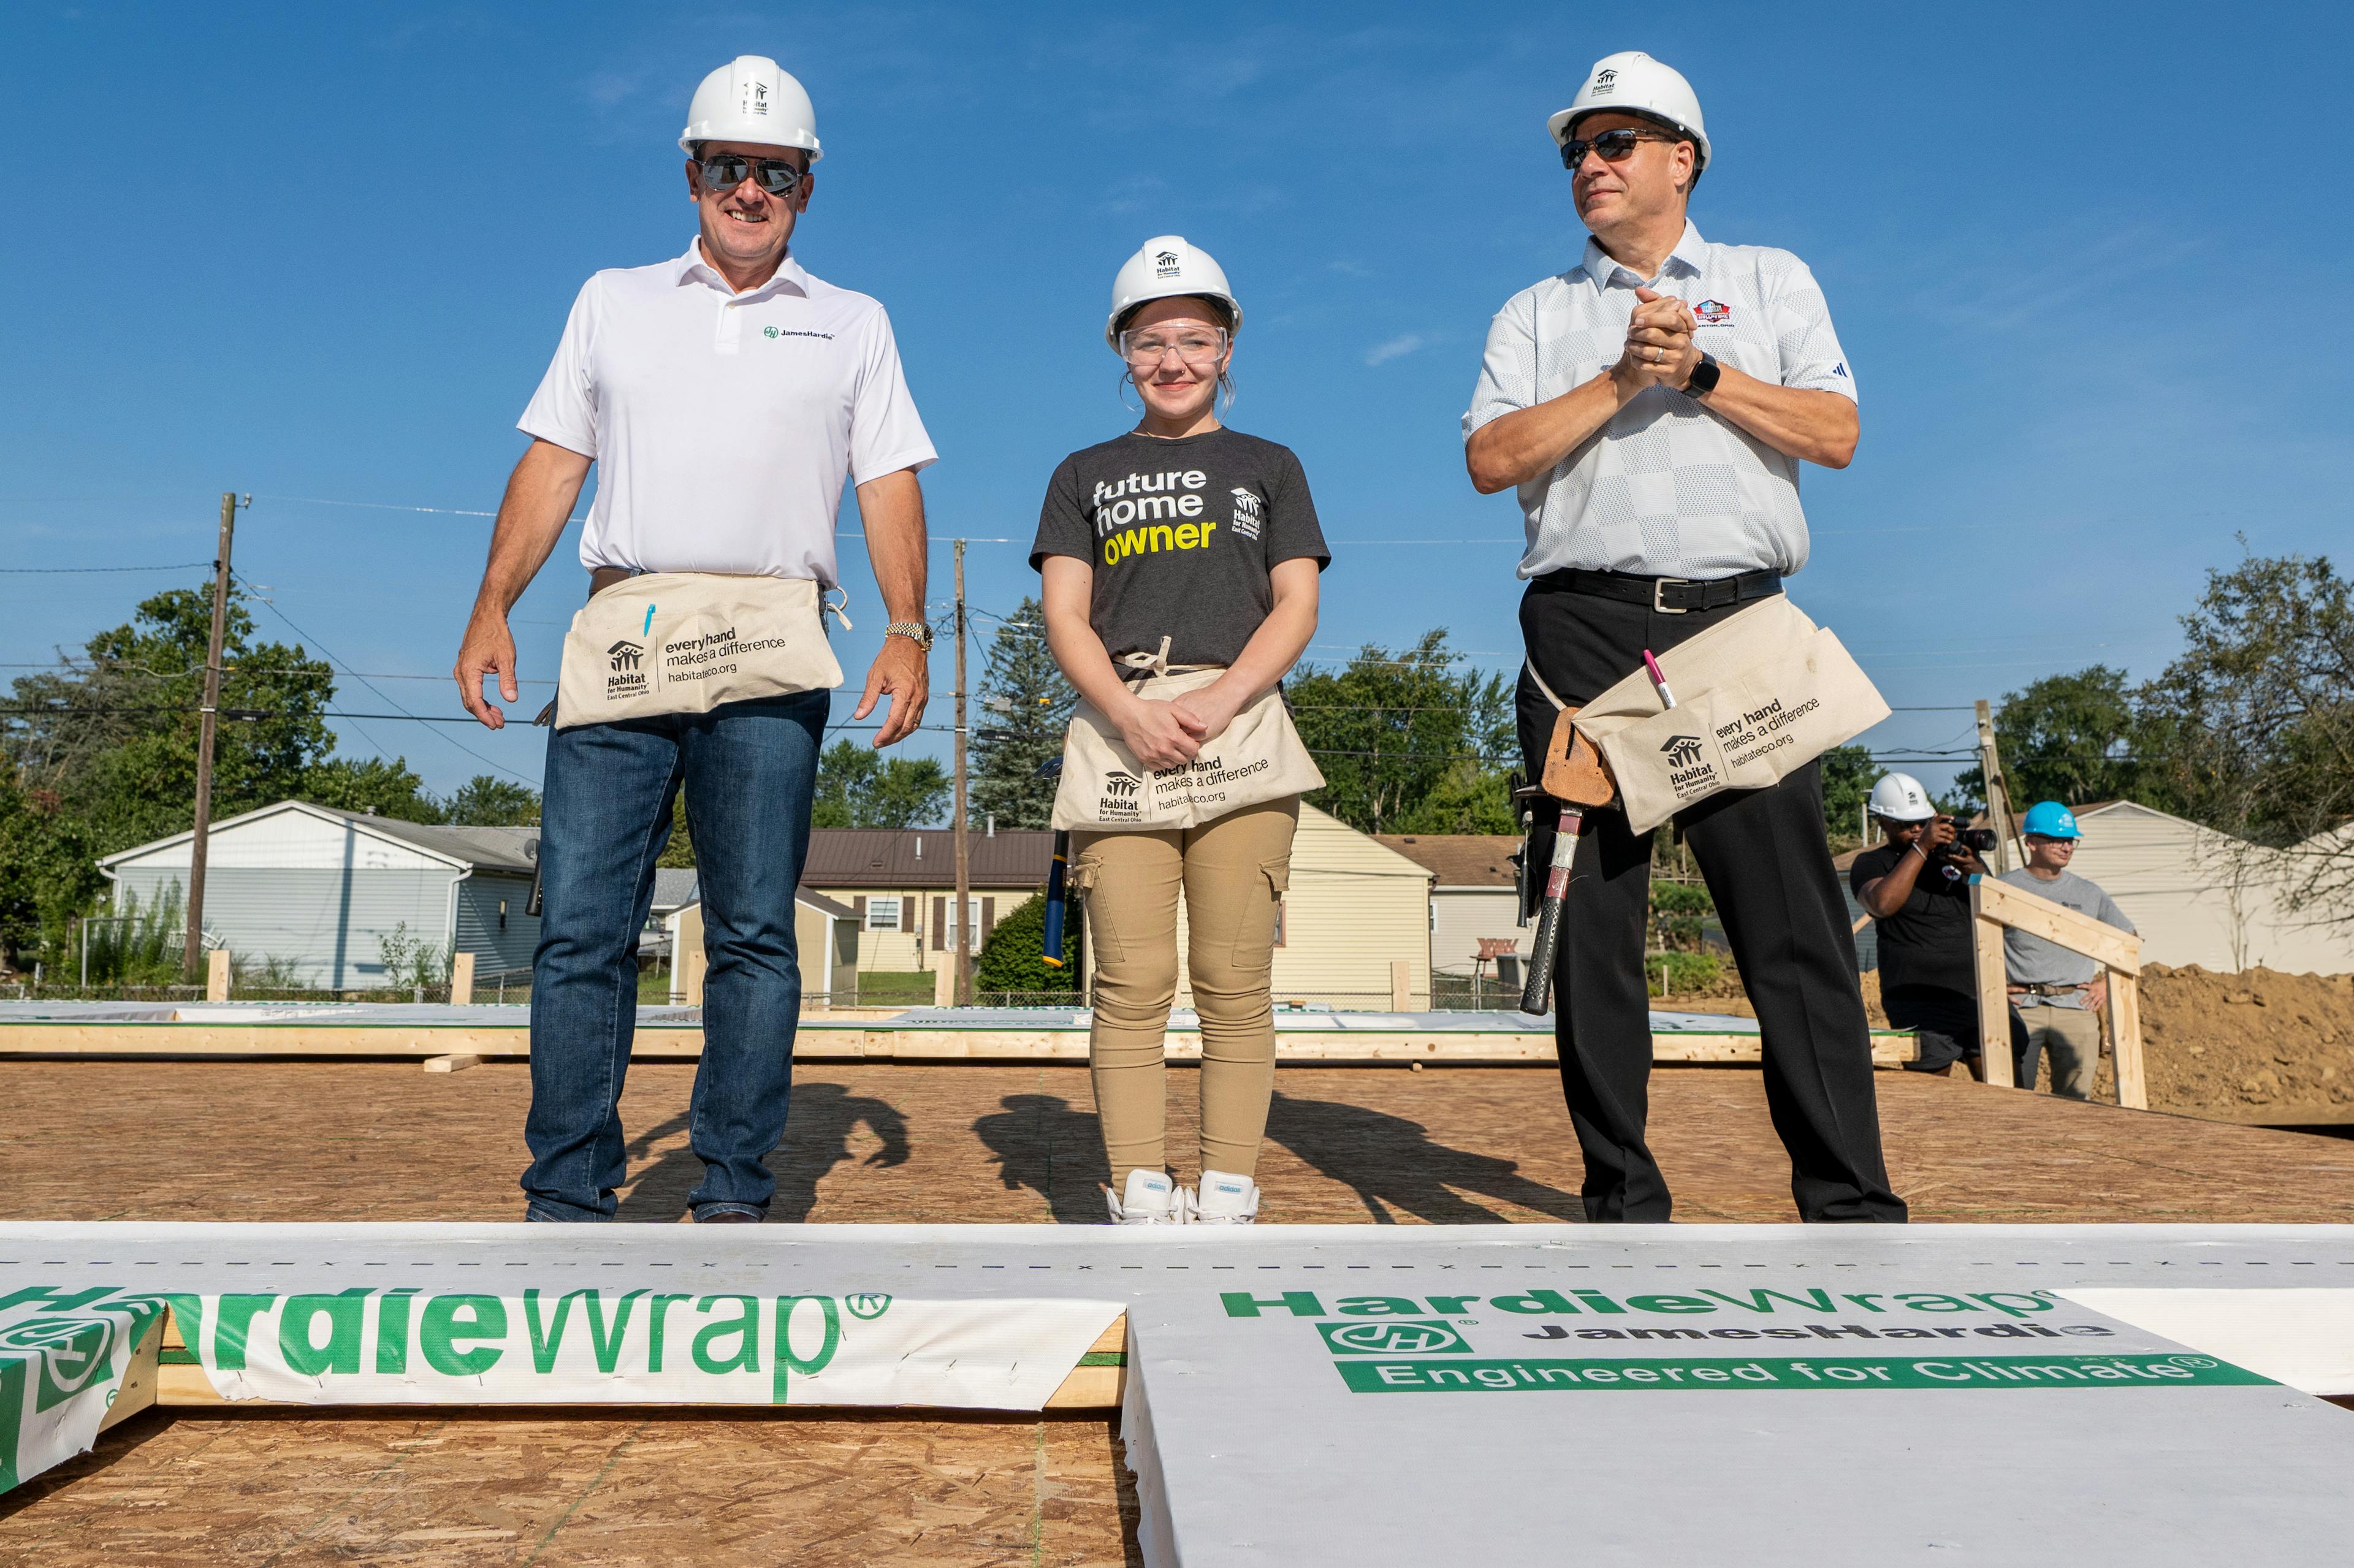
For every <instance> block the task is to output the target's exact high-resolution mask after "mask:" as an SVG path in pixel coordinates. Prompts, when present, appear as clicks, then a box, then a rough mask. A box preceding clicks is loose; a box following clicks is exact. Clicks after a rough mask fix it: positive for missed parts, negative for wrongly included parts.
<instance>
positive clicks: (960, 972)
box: [949, 539, 972, 1007]
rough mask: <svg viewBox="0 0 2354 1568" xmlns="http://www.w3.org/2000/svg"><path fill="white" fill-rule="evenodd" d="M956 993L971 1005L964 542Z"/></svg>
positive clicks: (959, 565) (959, 623)
mask: <svg viewBox="0 0 2354 1568" xmlns="http://www.w3.org/2000/svg"><path fill="white" fill-rule="evenodd" d="M956 682H957V683H956V989H955V990H954V991H952V992H950V993H949V994H950V995H951V996H952V997H953V998H954V999H955V1002H956V1005H957V1006H959V1007H970V1006H971V1005H972V901H971V897H970V894H971V890H972V858H971V856H972V846H971V843H970V839H969V835H968V834H967V833H966V832H965V821H964V806H965V785H966V779H965V738H966V736H965V727H964V541H963V540H962V539H959V540H958V541H957V542H956Z"/></svg>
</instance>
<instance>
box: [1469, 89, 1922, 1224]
mask: <svg viewBox="0 0 2354 1568" xmlns="http://www.w3.org/2000/svg"><path fill="white" fill-rule="evenodd" d="M1547 128H1548V129H1549V130H1550V131H1551V132H1552V133H1553V140H1554V142H1555V143H1556V144H1557V145H1558V146H1559V148H1560V150H1561V154H1562V162H1563V164H1564V166H1565V167H1566V168H1567V169H1568V171H1569V174H1570V176H1571V185H1570V190H1571V195H1572V197H1573V199H1574V200H1575V202H1576V205H1577V213H1578V217H1580V218H1582V219H1583V220H1584V221H1585V226H1586V228H1588V229H1589V230H1591V231H1592V238H1590V239H1588V240H1587V242H1586V245H1585V256H1584V257H1583V259H1582V260H1579V261H1578V263H1577V264H1576V265H1575V266H1574V267H1571V268H1570V269H1569V270H1566V271H1564V272H1561V273H1559V274H1557V275H1555V276H1553V277H1551V278H1547V279H1546V280H1545V281H1543V282H1541V283H1539V284H1537V285H1536V286H1535V287H1533V288H1531V289H1527V290H1523V291H1522V292H1520V293H1518V294H1515V295H1514V296H1513V297H1512V298H1511V300H1510V301H1508V302H1506V303H1505V305H1504V308H1503V310H1502V311H1500V313H1498V314H1497V316H1496V319H1495V322H1494V323H1493V325H1492V326H1491V327H1490V330H1489V334H1488V348H1487V355H1486V359H1485V361H1484V362H1483V363H1482V365H1481V366H1480V370H1479V386H1478V387H1477V388H1476V390H1475V391H1474V392H1473V394H1472V398H1471V407H1470V409H1469V411H1468V412H1467V413H1466V414H1465V415H1464V416H1463V433H1464V438H1465V446H1464V457H1465V462H1466V465H1467V466H1468V467H1469V471H1470V474H1471V479H1472V482H1473V483H1474V484H1475V485H1476V486H1477V487H1478V488H1479V491H1480V492H1481V493H1483V494H1492V493H1495V492H1497V491H1500V490H1505V489H1511V488H1514V487H1517V488H1518V490H1519V492H1520V499H1521V505H1522V510H1523V511H1524V512H1525V513H1526V514H1527V522H1528V551H1527V553H1526V554H1525V555H1524V556H1522V558H1521V566H1520V575H1521V576H1522V577H1524V578H1527V579H1528V580H1529V587H1528V591H1527V593H1526V595H1525V596H1524V597H1523V599H1522V602H1521V630H1522V637H1523V639H1524V641H1525V642H1526V644H1527V648H1528V662H1527V665H1526V666H1525V667H1524V668H1523V669H1522V675H1521V683H1520V694H1519V711H1520V727H1521V744H1522V750H1523V751H1524V752H1525V754H1526V755H1527V757H1528V758H1530V764H1531V766H1530V769H1529V776H1530V777H1531V778H1536V777H1538V776H1539V774H1540V772H1541V768H1540V767H1539V766H1538V763H1539V760H1540V759H1542V758H1543V756H1544V754H1545V745H1546V741H1547V739H1548V738H1549V736H1550V735H1551V733H1552V729H1553V718H1554V712H1555V710H1554V707H1553V704H1552V703H1551V702H1550V701H1548V700H1547V698H1546V696H1545V694H1544V688H1545V687H1550V688H1551V690H1552V691H1553V693H1554V694H1558V695H1559V696H1560V697H1561V698H1562V699H1563V700H1564V702H1565V703H1567V704H1569V705H1573V706H1575V705H1581V704H1584V703H1585V702H1588V701H1590V700H1592V699H1593V698H1594V697H1596V696H1598V695H1599V694H1602V693H1603V692H1604V691H1606V690H1607V689H1608V688H1609V687H1610V686H1612V685H1614V684H1616V683H1617V682H1618V681H1619V680H1620V679H1622V678H1623V677H1625V676H1627V675H1629V674H1631V673H1634V672H1635V671H1637V670H1639V669H1641V668H1642V667H1643V665H1642V656H1643V652H1644V651H1645V650H1646V649H1649V650H1650V651H1651V652H1655V653H1656V652H1662V651H1664V650H1666V649H1668V648H1670V647H1673V646H1674V645H1675V644H1677V643H1679V642H1681V641H1683V640H1684V639H1686V638H1688V637H1690V636H1691V635H1692V634H1693V633H1695V632H1697V631H1700V630H1703V629H1704V628H1706V627H1708V626H1711V625H1713V624H1715V623H1716V622H1718V621H1721V620H1723V619H1724V618H1726V617H1727V616H1730V615H1732V614H1733V613H1734V611H1735V609H1737V608H1738V607H1739V606H1741V605H1742V604H1744V603H1746V602H1750V601H1753V600H1755V599H1759V598H1762V597H1764V596H1765V595H1768V594H1776V593H1779V592H1781V591H1782V587H1781V583H1782V578H1783V577H1785V576H1786V575H1787V574H1789V573H1792V572H1796V571H1797V570H1798V568H1799V567H1803V566H1805V565H1806V563H1807V523H1806V516H1805V514H1803V513H1802V512H1801V511H1800V510H1799V507H1798V463H1799V461H1801V460H1804V461H1810V462H1816V463H1820V464H1823V465H1824V466H1826V467H1830V468H1844V467H1845V466H1847V463H1848V461H1849V460H1850V458H1851V457H1852V456H1853V455H1854V452H1855V444H1856V436H1857V430H1858V424H1857V417H1856V402H1855V380H1854V376H1852V375H1851V374H1850V369H1849V366H1848V363H1847V356H1846V355H1845V354H1844V353H1843V352H1842V351H1841V350H1840V345H1839V339H1838V338H1837V336H1835V335H1834V334H1833V333H1832V331H1831V323H1830V314H1829V311H1828V309H1827V308H1826V307H1825V305H1824V302H1823V294H1822V291H1821V290H1820V289H1819V288H1818V287H1816V285H1815V281H1814V278H1813V276H1812V274H1810V273H1809V272H1808V270H1807V268H1806V264H1805V263H1804V262H1802V261H1800V260H1798V259H1797V257H1795V256H1793V255H1791V254H1790V253H1789V252H1787V251H1785V250H1772V249H1765V248H1763V247H1758V246H1746V245H1715V244H1711V243H1709V242H1708V241H1706V240H1704V239H1702V238H1701V236H1700V231H1699V230H1698V229H1697V228H1693V227H1692V225H1691V220H1690V219H1689V218H1688V217H1686V216H1685V209H1686V207H1687V206H1688V204H1689V202H1690V200H1691V191H1692V186H1693V185H1694V183H1695V182H1697V181H1698V180H1699V178H1700V177H1701V175H1702V171H1703V170H1705V169H1706V168H1707V167H1708V165H1709V160H1710V147H1709V140H1708V132H1707V129H1706V127H1705V125H1704V124H1703V122H1702V118H1701V111H1700V101H1699V100H1698V99H1697V98H1696V97H1695V96H1694V94H1693V92H1692V90H1691V84H1690V83H1688V82H1687V81H1685V80H1684V79H1683V77H1682V76H1681V75H1680V74H1679V73H1677V72H1676V71H1674V70H1672V69H1670V68H1669V67H1667V66H1665V65H1662V64H1660V63H1659V61H1657V60H1655V59H1652V58H1650V57H1649V56H1648V55H1644V54H1639V53H1635V52H1632V51H1629V52H1627V53H1623V54H1616V55H1612V56H1610V57H1608V58H1606V59H1602V60H1599V61H1596V64H1595V67H1594V69H1593V71H1592V73H1591V74H1590V75H1589V76H1588V77H1587V78H1586V80H1585V85H1584V86H1583V87H1581V88H1580V89H1579V90H1578V92H1577V96H1576V98H1575V100H1574V101H1572V102H1571V104H1570V106H1569V107H1568V108H1567V109H1564V110H1563V111H1561V112H1560V113H1558V114H1555V115H1554V116H1553V118H1552V120H1551V121H1550V122H1549V123H1548V127H1547ZM1532 672H1533V674H1534V676H1535V677H1541V678H1542V681H1543V685H1540V684H1539V683H1538V682H1537V680H1536V679H1534V678H1532ZM1586 822H1587V826H1586V830H1585V833H1584V834H1583V835H1582V837H1581V839H1580V842H1579V843H1578V846H1577V850H1576V856H1575V862H1574V863H1573V866H1572V880H1571V882H1570V885H1569V890H1568V895H1567V897H1566V899H1565V901H1564V906H1563V924H1562V927H1561V933H1562V934H1561V947H1560V960H1559V968H1558V969H1557V970H1556V975H1555V990H1556V992H1557V994H1558V995H1559V997H1560V1001H1559V1003H1558V1005H1557V1007H1556V1010H1555V1019H1554V1032H1555V1035H1556V1038H1557V1042H1558V1045H1559V1051H1560V1059H1561V1075H1562V1086H1563V1090H1564V1095H1565V1097H1567V1099H1568V1102H1569V1113H1570V1119H1571V1121H1572V1123H1573V1124H1574V1125H1575V1128H1576V1131H1577V1138H1578V1142H1579V1144H1580V1145H1581V1147H1582V1148H1583V1150H1584V1151H1585V1210H1586V1214H1587V1217H1588V1218H1590V1219H1594V1220H1630V1221H1664V1220H1666V1219H1667V1218H1668V1217H1669V1215H1670V1197H1669V1193H1668V1184H1667V1180H1666V1178H1665V1177H1664V1176H1663V1175H1662V1174H1661V1173H1660V1171H1659V1163H1658V1161H1657V1160H1654V1159H1653V1158H1652V1155H1651V1151H1650V1149H1649V1145H1648V1144H1647V1143H1646V1141H1645V1135H1644V1124H1645V1121H1646V1118H1647V1110H1648V1092H1649V1090H1648V1086H1649V1074H1650V1065H1651V1035H1650V1022H1649V995H1648V993H1647V991H1646V988H1645V985H1644V974H1643V928H1644V917H1645V914H1646V911H1647V908H1648V906H1649V884H1650V864H1651V836H1650V834H1649V833H1644V834H1640V835H1638V834H1635V833H1633V832H1629V831H1628V822H1627V818H1626V815H1625V813H1623V812H1621V811H1618V810H1603V811H1596V812H1593V813H1590V814H1589V815H1588V817H1587V819H1586ZM1676 822H1677V825H1678V828H1679V829H1680V830H1681V833H1682V836H1683V839H1684V842H1686V843H1687V844H1688V845H1689V846H1690V847H1691V851H1692V853H1693V856H1694V858H1696V859H1697V860H1698V861H1699V863H1700V866H1701V870H1702V873H1703V874H1705V875H1706V877H1707V880H1708V886H1709V890H1710V892H1711V893H1712V895H1714V897H1715V900H1716V907H1717V913H1718V915H1719V916H1721V917H1722V918H1723V922H1724V931H1725V936H1726V938H1727V939H1728V940H1730V941H1731V943H1732V945H1733V951H1734V959H1735V961H1736V962H1737V963H1738V964H1739V965H1740V969H1741V979H1742V981H1743V983H1744V985H1745V986H1746V987H1747V989H1748V991H1749V997H1750V1000H1751V1001H1752V1002H1753V1003H1755V1007H1756V1010H1757V1019H1758V1024H1759V1027H1760V1030H1761V1031H1762V1033H1763V1037H1764V1039H1763V1044H1764V1047H1765V1095H1766V1102H1767V1105H1768V1107H1769V1108H1770V1109H1771V1111H1772V1113H1773V1118H1774V1126H1775V1129H1776V1131H1777V1132H1779V1133H1780V1135H1781V1137H1782V1141H1783V1143H1784V1145H1785V1146H1786V1147H1787V1149H1788V1150H1789V1151H1790V1160H1791V1179H1790V1191H1791V1195H1792V1197H1793V1198H1794V1199H1795V1200H1796V1201H1797V1209H1798V1214H1799V1217H1800V1218H1802V1219H1806V1220H1865V1221H1902V1220H1903V1218H1904V1217H1905V1209H1904V1203H1903V1200H1902V1199H1900V1198H1898V1197H1897V1196H1896V1195H1895V1193H1894V1192H1891V1191H1890V1189H1889V1185H1888V1174H1887V1169H1886V1166H1885V1164H1884V1162H1883V1161H1882V1157H1881V1150H1880V1121H1879V1113H1878V1109H1877V1107H1876V1105H1875V1103H1874V1098H1873V1094H1872V1051H1871V1033H1870V1029H1869V1026H1868V1023H1867V1021H1866V1018H1865V1014H1864V1010H1863V1000H1862V997H1861V992H1860V991H1859V990H1858V986H1857V979H1856V968H1855V947H1854V944H1853V941H1852V939H1851V938H1850V932H1849V929H1848V921H1847V906H1846V903H1845V901H1844V900H1843V899H1842V898H1841V897H1840V888H1839V879H1838V875H1837V874H1836V873H1835V872H1834V871H1833V870H1832V869H1831V862H1830V853H1829V848H1828V846H1827V845H1826V843H1825V841H1824V832H1823V802H1822V776H1821V771H1820V768H1819V765H1817V764H1812V763H1810V764H1808V766H1806V767H1804V768H1799V769H1797V770H1796V771H1794V772H1792V773H1791V774H1790V775H1788V776H1787V778H1785V779H1783V780H1782V781H1781V782H1780V783H1779V784H1776V785H1775V786H1773V787H1772V788H1770V789H1742V790H1727V791H1724V792H1723V793H1721V794H1718V795H1715V796H1712V797H1711V798H1709V799H1708V800H1702V801H1701V802H1700V803H1698V804H1697V805H1695V806H1692V807H1691V808H1690V809H1688V810H1684V811H1682V812H1680V813H1679V814H1678V815H1677V818H1676ZM1551 853H1552V835H1551V833H1550V832H1549V831H1546V832H1540V833H1538V834H1537V835H1536V841H1535V842H1532V844H1531V845H1530V848H1529V863H1531V864H1532V865H1543V864H1544V863H1546V861H1547V859H1548V858H1549V857H1550V855H1551Z"/></svg>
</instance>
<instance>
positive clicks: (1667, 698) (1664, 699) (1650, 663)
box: [1643, 648, 1676, 708]
mask: <svg viewBox="0 0 2354 1568" xmlns="http://www.w3.org/2000/svg"><path fill="white" fill-rule="evenodd" d="M1643 668H1644V669H1646V670H1648V671H1649V672H1650V673H1651V684H1652V685H1653V686H1654V687H1656V688H1658V690H1659V705H1660V706H1661V707H1663V708H1671V707H1674V706H1675V705H1676V694H1674V693H1673V692H1671V691H1670V690H1668V678H1667V676H1665V675H1663V674H1661V673H1659V661H1658V660H1657V659H1654V658H1652V657H1651V651H1650V650H1649V649H1648V648H1646V649H1644V650H1643Z"/></svg>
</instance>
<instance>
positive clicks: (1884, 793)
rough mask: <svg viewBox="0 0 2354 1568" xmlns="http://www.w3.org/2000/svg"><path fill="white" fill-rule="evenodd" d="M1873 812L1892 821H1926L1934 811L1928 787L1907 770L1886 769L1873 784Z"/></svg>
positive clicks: (1935, 812) (1876, 815)
mask: <svg viewBox="0 0 2354 1568" xmlns="http://www.w3.org/2000/svg"><path fill="white" fill-rule="evenodd" d="M1936 814H1937V808H1936V807H1935V806H1932V805H1931V804H1929V791H1927V790H1926V789H1922V788H1921V780H1919V779H1915V778H1914V777H1913V775H1911V774H1910V773H1887V774H1882V776H1881V779H1880V782H1879V783H1877V784H1874V785H1873V786H1872V815H1873V816H1875V817H1880V818H1883V819H1885V820H1886V821H1892V822H1925V821H1928V820H1929V819H1930V818H1932V817H1934V816H1935V815H1936Z"/></svg>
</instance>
